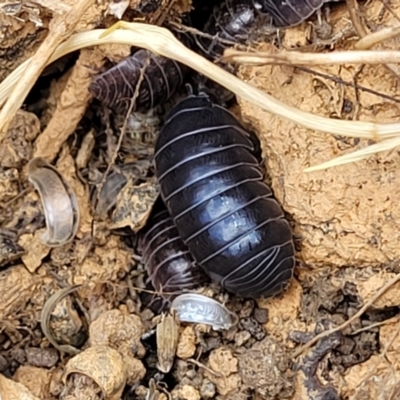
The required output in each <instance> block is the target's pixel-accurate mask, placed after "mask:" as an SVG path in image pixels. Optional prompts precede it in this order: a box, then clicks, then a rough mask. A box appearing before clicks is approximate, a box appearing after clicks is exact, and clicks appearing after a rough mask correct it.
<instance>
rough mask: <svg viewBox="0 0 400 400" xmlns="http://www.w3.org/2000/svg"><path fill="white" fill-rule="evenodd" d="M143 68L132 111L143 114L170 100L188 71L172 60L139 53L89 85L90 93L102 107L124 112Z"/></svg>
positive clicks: (142, 51) (149, 53) (145, 52)
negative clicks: (141, 79)
mask: <svg viewBox="0 0 400 400" xmlns="http://www.w3.org/2000/svg"><path fill="white" fill-rule="evenodd" d="M147 63H148V65H147ZM145 65H147V67H146V70H145V72H144V75H143V81H142V83H141V85H140V89H139V93H138V97H137V98H136V102H135V105H134V108H133V111H141V112H145V111H148V110H150V109H152V108H154V107H156V106H158V105H160V104H162V103H163V102H165V101H167V100H168V99H170V98H171V96H172V95H173V94H174V93H175V92H176V91H177V90H178V89H179V88H180V87H181V85H182V83H183V80H184V77H185V75H186V73H187V70H188V69H187V68H186V67H185V66H183V65H182V64H178V63H177V62H176V61H174V60H171V59H168V58H165V57H161V56H156V55H154V54H152V53H151V52H149V51H148V50H138V51H137V52H135V53H134V54H133V55H132V56H130V57H127V58H125V59H124V60H122V61H120V62H119V63H118V64H116V65H114V67H112V68H110V69H109V70H107V71H106V72H104V73H102V74H100V75H98V76H97V77H95V79H94V80H93V81H92V82H91V84H90V85H89V92H90V93H91V94H92V95H93V96H94V97H95V98H96V99H98V100H99V101H100V102H101V103H103V104H104V105H105V106H107V107H109V108H112V109H114V110H115V111H117V112H126V111H127V110H128V109H129V107H130V102H131V100H132V98H133V96H134V94H135V90H136V85H137V83H138V82H139V78H140V74H141V69H142V68H143V67H144V66H145Z"/></svg>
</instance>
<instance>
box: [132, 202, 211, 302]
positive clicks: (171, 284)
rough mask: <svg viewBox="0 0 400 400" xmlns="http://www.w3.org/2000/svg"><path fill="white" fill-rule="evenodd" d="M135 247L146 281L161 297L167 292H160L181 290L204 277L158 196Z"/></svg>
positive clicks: (195, 283)
mask: <svg viewBox="0 0 400 400" xmlns="http://www.w3.org/2000/svg"><path fill="white" fill-rule="evenodd" d="M138 250H139V253H141V255H142V261H143V264H144V265H145V267H146V270H147V273H148V275H149V281H151V283H152V285H153V287H154V289H155V290H156V291H157V292H158V293H159V294H160V295H162V296H163V297H164V298H165V299H168V298H170V296H168V295H164V294H163V293H167V292H179V293H181V292H182V291H184V290H190V289H193V288H195V287H198V286H199V285H201V284H202V283H204V282H205V281H207V277H206V276H205V274H204V272H203V270H202V269H201V268H199V267H198V266H197V265H196V263H195V262H194V260H193V257H192V255H191V254H190V252H189V249H188V248H187V246H186V245H185V244H184V243H183V242H182V239H181V238H180V237H179V234H178V231H177V229H176V227H175V225H174V223H173V222H172V218H171V217H170V216H169V214H168V211H167V210H166V208H165V206H164V205H163V203H162V201H161V200H158V201H157V202H156V204H155V206H154V209H153V211H152V214H151V215H150V217H149V221H148V222H147V224H146V227H145V228H144V229H143V230H142V231H141V232H140V235H139V243H138ZM179 293H178V294H179Z"/></svg>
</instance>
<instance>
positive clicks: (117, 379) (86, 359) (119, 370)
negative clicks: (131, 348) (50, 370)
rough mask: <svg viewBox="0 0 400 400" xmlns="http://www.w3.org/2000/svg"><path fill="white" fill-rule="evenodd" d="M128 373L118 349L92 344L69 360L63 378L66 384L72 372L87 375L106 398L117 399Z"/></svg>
mask: <svg viewBox="0 0 400 400" xmlns="http://www.w3.org/2000/svg"><path fill="white" fill-rule="evenodd" d="M126 373H127V371H126V366H125V364H124V360H123V358H122V357H121V355H120V354H119V353H118V351H117V350H114V349H112V348H111V347H108V346H92V347H89V348H88V349H86V350H85V351H83V352H82V353H79V354H77V355H76V356H74V357H73V358H71V359H70V360H69V361H68V362H67V365H66V366H65V371H64V374H63V376H62V380H63V383H64V385H66V384H67V380H68V378H69V377H70V376H72V374H79V375H84V376H87V377H89V378H91V379H92V380H93V381H94V382H95V383H96V384H97V385H98V387H99V388H100V389H101V391H102V393H103V396H104V398H107V399H109V400H117V399H120V397H121V394H122V391H123V389H124V387H125V384H126ZM71 385H73V383H70V386H71Z"/></svg>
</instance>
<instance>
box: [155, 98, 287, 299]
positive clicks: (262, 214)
mask: <svg viewBox="0 0 400 400" xmlns="http://www.w3.org/2000/svg"><path fill="white" fill-rule="evenodd" d="M254 153H255V146H254V143H253V141H252V140H251V139H250V137H249V134H248V133H247V132H246V131H245V129H244V128H243V127H242V126H241V125H240V123H239V122H238V121H237V119H236V118H235V117H234V115H233V114H231V113H230V112H229V111H228V110H226V109H224V108H222V107H220V106H217V105H215V104H213V103H211V101H210V100H209V98H208V97H207V96H206V95H199V96H189V97H188V98H187V99H185V100H183V101H182V102H181V103H179V104H178V105H177V106H176V107H175V108H174V109H173V110H172V111H171V113H170V115H169V117H168V118H167V120H166V123H165V124H164V126H163V128H162V130H161V132H160V134H159V137H158V139H157V141H156V146H155V167H156V175H157V178H158V180H159V183H160V190H161V196H162V198H163V200H164V203H165V205H166V206H167V209H168V211H169V213H170V215H171V216H172V219H173V221H174V224H175V225H176V227H177V230H178V232H179V235H180V236H181V238H182V240H183V242H184V243H185V244H186V245H187V246H188V248H189V250H190V252H191V254H192V255H193V257H194V259H195V260H196V262H197V263H198V264H199V265H200V266H201V267H202V268H203V269H204V271H205V272H206V273H207V274H208V275H209V276H210V278H211V279H213V280H214V281H215V282H217V283H219V284H221V285H222V286H223V287H225V288H226V289H227V290H229V291H231V292H234V293H236V294H238V295H241V296H243V297H260V296H272V295H274V294H276V293H278V292H280V291H281V290H282V289H283V288H284V287H285V286H286V285H287V283H288V281H289V279H290V278H291V276H292V271H293V267H294V245H293V238H292V232H291V229H290V226H289V224H288V222H287V220H286V219H285V218H284V213H283V210H282V209H281V207H280V206H279V204H278V202H277V201H276V200H275V199H274V197H273V194H272V192H271V190H270V188H269V187H268V186H267V185H266V184H265V183H264V181H263V173H262V171H261V167H260V163H259V160H258V159H257V157H256V156H255V154H254Z"/></svg>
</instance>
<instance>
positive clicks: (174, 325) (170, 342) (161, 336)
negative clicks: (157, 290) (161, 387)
mask: <svg viewBox="0 0 400 400" xmlns="http://www.w3.org/2000/svg"><path fill="white" fill-rule="evenodd" d="M178 340H179V322H178V320H177V318H176V316H175V314H172V315H171V314H167V315H165V314H163V316H162V319H161V322H160V323H159V324H158V325H157V356H158V364H157V368H158V369H159V370H160V371H161V372H164V373H168V372H169V371H170V370H171V368H172V365H173V363H174V358H175V354H176V348H177V346H178Z"/></svg>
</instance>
